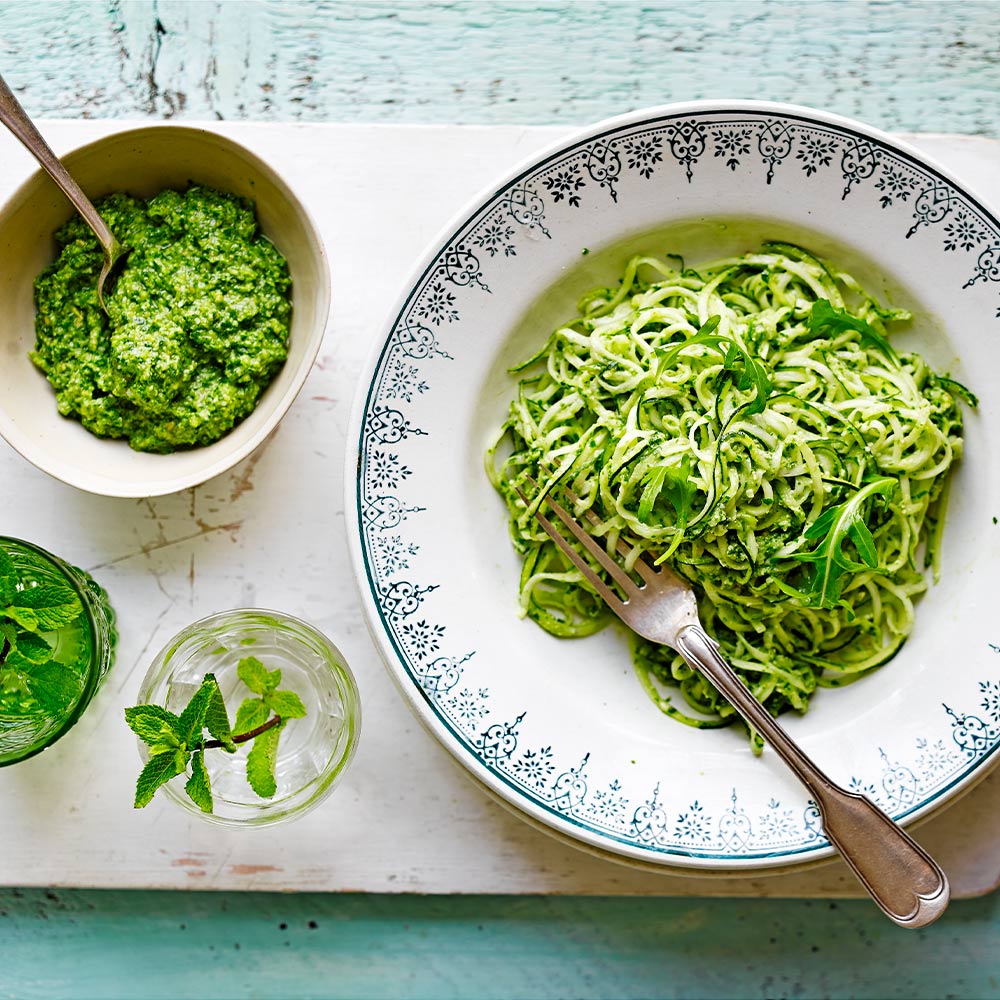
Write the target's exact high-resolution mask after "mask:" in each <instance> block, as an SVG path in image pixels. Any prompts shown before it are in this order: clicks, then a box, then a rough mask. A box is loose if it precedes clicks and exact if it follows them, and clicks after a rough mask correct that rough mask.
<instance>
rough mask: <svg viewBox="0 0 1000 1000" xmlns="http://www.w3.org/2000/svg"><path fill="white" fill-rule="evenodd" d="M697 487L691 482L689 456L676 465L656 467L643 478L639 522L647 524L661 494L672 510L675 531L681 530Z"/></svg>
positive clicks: (689, 511)
mask: <svg viewBox="0 0 1000 1000" xmlns="http://www.w3.org/2000/svg"><path fill="white" fill-rule="evenodd" d="M696 492H697V487H696V486H695V485H694V483H693V482H692V481H691V456H690V455H685V456H684V457H683V458H682V459H681V460H680V462H679V463H678V464H677V465H656V466H653V468H652V469H650V470H649V471H648V472H647V473H646V475H645V477H644V478H643V490H642V496H641V497H640V498H639V510H638V515H639V520H640V521H642V523H643V524H649V521H650V516H651V515H652V513H653V505H654V504H655V503H656V499H657V497H659V496H660V494H661V493H662V494H663V496H664V497H665V498H666V499H667V500H668V501H669V502H670V506H671V507H673V508H674V515H675V517H676V522H675V523H676V525H677V529H678V530H681V529H682V528H683V527H684V526H685V525H686V524H687V519H688V515H689V514H690V513H691V501H692V500H693V499H694V495H695V493H696Z"/></svg>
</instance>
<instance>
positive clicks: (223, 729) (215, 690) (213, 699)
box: [205, 674, 236, 753]
mask: <svg viewBox="0 0 1000 1000" xmlns="http://www.w3.org/2000/svg"><path fill="white" fill-rule="evenodd" d="M209 678H211V680H212V684H211V692H212V693H211V695H210V696H209V699H208V709H207V711H206V712H205V728H206V729H207V730H208V731H209V732H210V733H211V734H212V736H214V737H215V738H216V739H217V740H218V741H219V742H220V743H222V744H223V749H224V750H225V751H226V753H236V744H235V743H234V742H233V731H232V729H230V727H229V713H228V712H227V711H226V703H225V701H224V700H223V697H222V691H221V689H220V688H219V683H218V681H217V680H216V679H215V675H214V674H206V675H205V680H206V681H207V680H208V679H209Z"/></svg>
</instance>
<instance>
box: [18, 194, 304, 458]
mask: <svg viewBox="0 0 1000 1000" xmlns="http://www.w3.org/2000/svg"><path fill="white" fill-rule="evenodd" d="M97 208H98V210H99V211H100V213H101V215H102V217H103V218H104V219H105V221H106V222H107V223H108V225H109V226H110V228H111V231H112V232H113V233H114V234H115V235H116V236H117V237H118V239H119V240H120V241H121V243H122V244H123V245H124V246H125V247H127V248H128V249H129V251H130V252H129V256H128V259H127V261H126V264H125V267H124V269H123V270H122V272H121V274H120V275H119V277H118V279H117V281H116V282H115V284H114V287H113V290H112V293H111V295H110V296H107V297H106V302H107V307H108V312H107V314H105V313H104V311H103V310H102V309H101V307H100V304H99V303H98V300H97V279H98V275H99V273H100V270H101V261H102V257H101V251H100V247H99V246H98V243H97V241H96V239H95V238H94V236H93V234H92V233H91V231H90V229H89V228H88V227H87V225H86V224H85V223H84V222H83V220H82V219H80V218H79V217H77V216H74V217H73V218H72V219H70V220H69V221H68V222H67V223H66V224H65V225H63V226H61V227H60V228H59V229H58V230H57V232H56V234H55V238H56V242H57V243H58V245H59V246H60V248H61V252H60V253H59V256H58V258H57V259H56V260H55V262H54V263H52V264H51V265H50V266H49V267H47V268H46V269H45V270H44V271H43V272H42V273H41V274H40V275H39V276H38V278H37V279H36V280H35V305H36V307H37V315H36V319H35V337H36V342H35V350H34V351H32V352H31V360H32V361H33V362H34V363H35V364H36V365H37V366H38V368H40V369H41V370H42V371H43V372H44V373H45V375H46V377H47V378H48V380H49V381H50V382H51V383H52V386H53V388H54V389H55V393H56V401H57V404H58V407H59V412H60V413H62V414H63V415H64V416H67V417H74V418H76V419H78V420H80V421H81V422H82V424H83V426H84V427H86V428H87V429H88V430H89V431H91V432H93V433H94V434H97V435H99V436H101V437H110V438H125V439H127V440H128V441H129V443H130V444H131V445H132V447H133V448H135V449H136V450H137V451H150V452H171V451H176V450H178V449H182V448H190V447H196V446H200V445H206V444H210V443H211V442H213V441H217V440H218V439H219V438H221V437H222V436H223V435H225V434H226V433H228V432H229V431H230V430H231V429H232V428H233V427H234V426H235V425H236V424H237V423H238V422H239V421H240V420H242V419H243V418H244V417H246V416H247V415H248V414H249V413H250V412H251V411H252V410H253V408H254V406H256V404H257V400H258V398H259V397H260V394H261V393H262V392H263V391H264V389H265V388H266V387H267V385H268V384H269V383H270V382H271V380H272V379H273V378H274V376H275V374H276V373H277V371H278V370H279V369H280V368H281V365H282V363H283V362H284V360H285V358H286V356H287V354H288V331H289V323H290V320H291V312H292V306H291V301H290V290H291V279H290V277H289V273H288V264H287V262H286V261H285V259H284V257H282V256H281V254H280V253H279V252H278V251H277V249H275V247H274V245H273V244H272V243H271V242H270V241H269V240H268V239H267V238H266V237H265V236H263V235H262V234H261V233H260V232H259V229H258V226H257V221H256V217H255V215H254V207H253V203H252V202H250V201H247V200H246V199H243V198H239V197H237V196H235V195H231V194H224V193H221V192H219V191H213V190H211V189H209V188H204V187H191V188H189V189H188V190H186V191H184V192H178V191H163V192H161V193H160V194H158V195H156V196H155V197H154V198H152V199H150V200H149V201H142V200H140V199H137V198H133V197H131V196H130V195H126V194H112V195H109V196H107V197H106V198H104V199H102V200H101V201H99V202H98V203H97Z"/></svg>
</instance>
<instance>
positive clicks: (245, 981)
mask: <svg viewBox="0 0 1000 1000" xmlns="http://www.w3.org/2000/svg"><path fill="white" fill-rule="evenodd" d="M996 935H997V900H996V899H995V898H990V899H983V900H970V901H967V902H962V903H956V904H953V905H952V907H951V908H950V909H949V910H948V912H947V913H946V914H945V915H944V916H943V917H942V919H941V921H940V922H939V923H938V924H936V925H935V926H933V927H931V928H928V929H926V930H924V931H920V932H913V931H904V930H901V929H900V928H898V927H894V926H893V925H892V924H890V923H889V922H888V921H886V920H885V918H884V917H882V916H881V914H879V913H878V912H877V911H876V909H875V907H874V906H872V905H871V904H870V903H866V902H862V901H860V900H858V901H849V902H838V903H830V902H826V901H821V900H815V901H802V900H799V901H791V900H786V901H777V900H758V901H755V902H754V903H753V904H752V906H751V905H748V904H743V905H738V904H734V903H733V902H732V901H731V900H696V901H692V900H679V899H638V900H636V899H628V900H623V899H569V898H544V897H537V896H535V897H527V898H520V899H511V898H502V897H495V896H481V897H466V898H458V899H455V898H450V899H449V898H441V897H427V898H420V897H413V896H403V897H396V898H394V899H390V898H387V897H385V896H359V895H346V896H330V895H318V894H314V893H310V894H306V895H301V896H287V895H286V896H279V895H268V894H264V893H250V894H241V895H236V894H231V893H222V894H216V893H152V892H132V893H124V892H93V891H80V892H75V893H66V892H42V891H29V892H23V893H13V892H10V891H4V890H0V941H3V943H4V945H5V947H4V966H3V972H2V973H0V995H2V996H10V997H17V998H18V1000H50V998H52V997H61V998H66V1000H71V998H76V997H79V998H94V997H100V998H101V1000H135V998H137V997H140V996H141V997H145V998H147V1000H160V998H162V1000H183V998H187V997H197V998H200V997H206V996H223V997H282V998H285V1000H299V998H307V997H313V998H315V997H323V998H326V1000H337V998H355V997H367V998H371V1000H382V998H384V1000H398V998H400V997H406V998H410V1000H421V998H428V1000H431V998H433V1000H466V998H469V997H477V998H493V997H496V998H508V997H521V998H532V1000H555V998H561V997H575V998H578V1000H589V998H593V1000H599V998H606V997H615V998H619V1000H632V998H636V1000H638V998H643V997H646V998H648V997H660V998H681V997H698V998H705V1000H710V998H711V1000H716V998H717V1000H728V998H733V997H827V998H847V997H879V998H881V1000H892V998H899V1000H921V998H927V1000H936V998H940V997H945V996H947V997H954V998H982V997H995V996H996V995H997V981H998V979H1000V953H998V950H997V948H996Z"/></svg>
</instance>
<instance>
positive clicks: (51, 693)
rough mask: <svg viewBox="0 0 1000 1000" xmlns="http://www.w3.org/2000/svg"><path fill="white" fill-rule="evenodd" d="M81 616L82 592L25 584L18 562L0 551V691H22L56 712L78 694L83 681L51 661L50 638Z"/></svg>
mask: <svg viewBox="0 0 1000 1000" xmlns="http://www.w3.org/2000/svg"><path fill="white" fill-rule="evenodd" d="M82 614H83V605H82V604H81V602H80V598H79V596H78V595H77V594H76V592H75V591H74V590H73V589H72V588H71V587H69V586H66V585H64V584H60V583H45V584H39V585H34V586H32V585H28V586H25V584H24V581H23V580H22V579H21V577H20V574H19V573H18V570H17V567H16V565H15V564H14V560H13V559H11V557H10V555H9V554H8V553H7V552H5V551H4V550H3V549H0V692H2V691H8V692H19V693H21V694H23V695H26V696H28V697H30V698H33V699H34V700H35V701H36V702H38V704H39V705H40V706H41V707H42V708H43V709H44V710H45V711H47V712H53V713H57V712H60V711H62V710H64V709H65V707H66V705H67V704H68V703H69V702H70V701H71V700H72V699H73V698H74V697H75V696H76V695H77V693H78V691H79V681H78V678H77V676H76V675H75V674H74V673H73V671H72V670H70V669H69V668H68V667H66V666H64V665H63V664H61V663H58V662H56V661H55V660H53V655H54V654H55V648H54V646H53V644H52V643H51V642H50V641H49V639H48V638H47V637H48V636H49V635H50V634H51V633H53V632H56V631H58V630H59V629H61V628H63V627H64V626H66V625H70V624H72V623H73V622H74V621H76V619H77V618H79V617H80V615H82Z"/></svg>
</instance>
